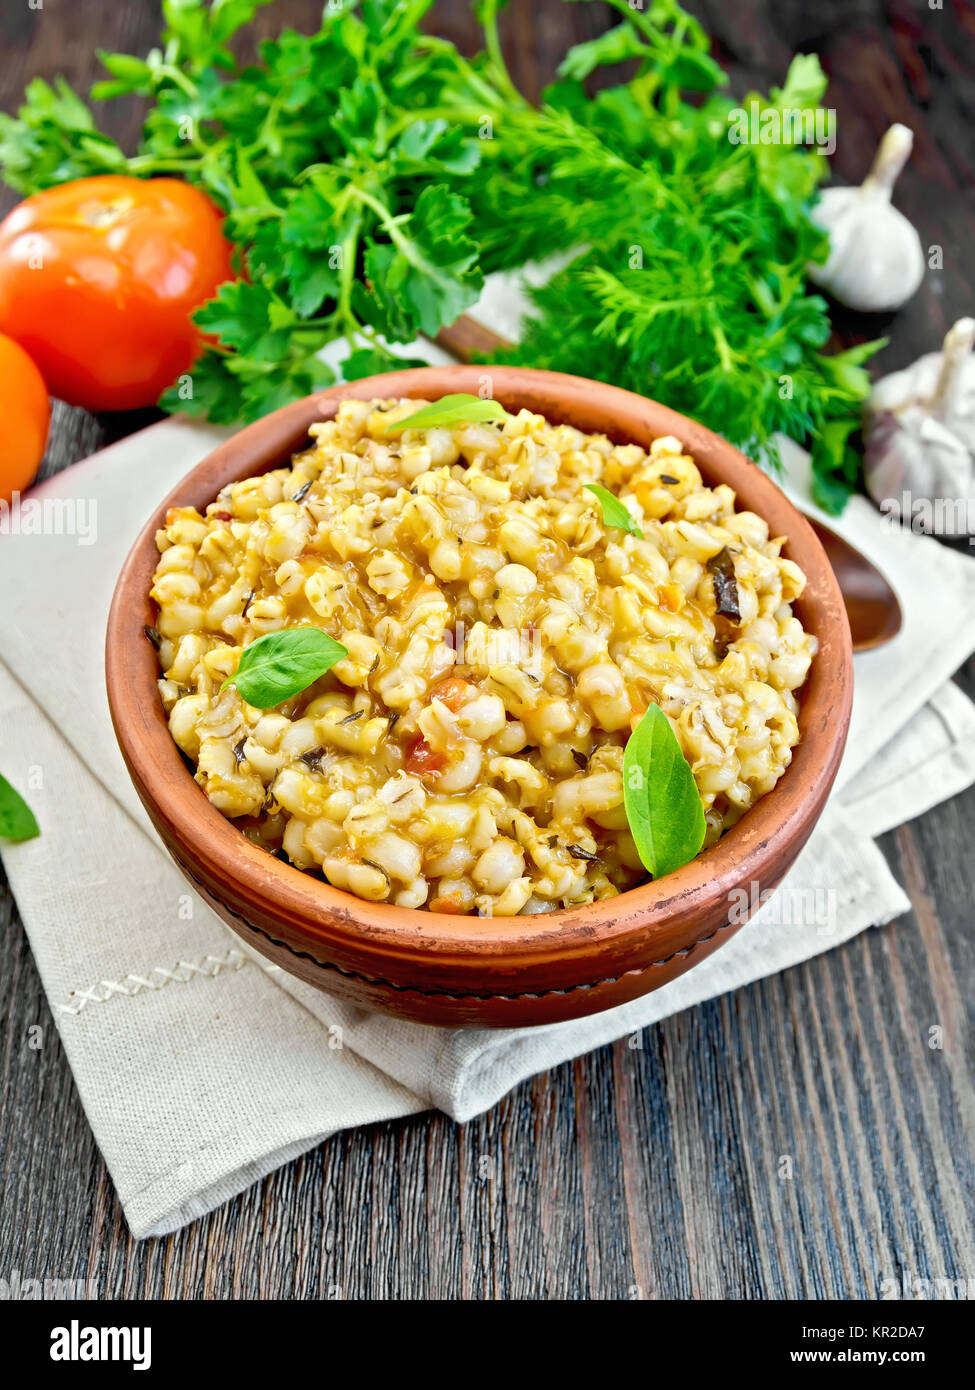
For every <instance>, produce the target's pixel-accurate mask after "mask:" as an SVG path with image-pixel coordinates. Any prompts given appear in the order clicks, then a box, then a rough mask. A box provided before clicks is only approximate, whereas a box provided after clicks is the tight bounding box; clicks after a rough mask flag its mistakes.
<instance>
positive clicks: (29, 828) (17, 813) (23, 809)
mask: <svg viewBox="0 0 975 1390" xmlns="http://www.w3.org/2000/svg"><path fill="white" fill-rule="evenodd" d="M40 833H41V831H40V827H39V826H38V824H37V821H36V820H35V818H34V812H33V811H32V810H31V809H30V807H29V806H28V805H27V802H26V801H25V800H24V798H23V797H22V796H21V795H20V793H19V792H17V791H14V789H13V787H12V786H11V785H10V783H9V782H8V781H7V779H6V777H0V838H2V839H4V840H33V839H35V838H36V836H38V835H39V834H40Z"/></svg>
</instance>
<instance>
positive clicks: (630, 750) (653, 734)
mask: <svg viewBox="0 0 975 1390" xmlns="http://www.w3.org/2000/svg"><path fill="white" fill-rule="evenodd" d="M623 805H624V807H625V809H626V819H627V821H628V822H629V826H630V834H631V835H632V836H633V843H634V844H635V845H636V849H637V853H638V854H639V856H640V862H641V863H642V864H643V867H644V868H645V869H646V870H647V873H649V874H651V875H652V876H653V877H654V878H663V876H664V874H669V873H672V872H673V870H674V869H679V868H680V867H681V865H682V864H686V863H688V862H689V860H691V859H693V858H694V856H695V855H696V854H698V853H699V851H700V849H701V846H702V845H703V844H704V833H705V830H706V828H707V827H706V823H705V819H704V806H703V804H702V802H701V796H700V793H699V792H698V789H697V784H696V783H695V781H694V774H693V773H692V772H691V769H690V765H689V763H688V762H687V759H686V758H685V757H684V754H683V753H682V752H681V746H680V744H679V743H678V741H677V735H676V734H675V733H674V731H673V729H672V728H671V724H670V720H669V719H668V718H667V716H666V715H665V714H664V712H663V710H662V709H660V708H659V706H657V705H651V706H650V707H649V709H648V710H647V712H646V714H645V715H644V716H643V718H642V719H641V720H640V722H639V724H637V726H636V728H635V729H634V730H633V732H632V734H630V737H629V738H628V739H627V742H626V747H625V748H624V750H623Z"/></svg>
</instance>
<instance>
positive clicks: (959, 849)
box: [0, 0, 975, 1299]
mask: <svg viewBox="0 0 975 1390" xmlns="http://www.w3.org/2000/svg"><path fill="white" fill-rule="evenodd" d="M691 8H693V9H694V10H695V12H697V13H698V14H700V15H701V16H702V18H703V19H704V21H705V23H706V25H707V26H708V28H709V30H710V32H711V33H712V34H714V35H715V39H716V51H717V52H718V54H719V56H720V57H721V59H722V61H724V62H725V63H726V65H727V66H728V67H729V69H730V71H731V73H732V76H733V81H734V84H735V90H736V91H742V92H744V91H745V90H747V88H748V87H749V85H754V84H758V85H762V86H767V85H768V84H769V83H772V82H775V81H778V80H780V79H781V76H782V74H783V72H784V70H785V66H786V64H787V62H788V58H789V56H790V54H791V52H792V51H794V49H795V48H796V47H802V48H804V49H806V50H816V51H819V52H820V53H821V55H822V57H823V61H824V64H825V65H826V67H827V68H828V69H829V71H830V73H831V75H832V77H833V83H832V86H831V97H830V99H831V101H832V102H833V104H834V105H835V106H836V107H837V110H838V113H839V119H840V122H841V126H840V128H841V131H843V132H844V134H843V137H842V138H841V140H840V143H839V147H838V150H837V156H836V160H837V168H838V171H839V173H840V174H841V175H842V176H843V177H847V178H850V179H853V178H857V177H859V176H860V175H861V174H862V172H863V170H864V169H865V167H866V164H867V163H868V161H869V158H870V154H871V150H872V146H873V144H874V143H875V141H876V139H877V138H878V137H879V135H880V134H881V133H882V130H883V128H884V126H885V125H886V124H887V123H888V122H889V121H890V120H894V119H900V120H905V121H906V123H907V124H909V125H911V126H912V127H913V129H914V130H915V132H916V133H917V145H916V150H917V153H916V157H915V160H914V161H913V162H912V164H911V166H910V167H909V169H908V170H907V171H906V173H905V175H904V178H903V180H902V184H901V185H900V189H899V196H898V201H899V204H900V206H901V207H902V208H903V209H904V210H905V211H907V212H908V213H909V215H910V216H911V217H912V218H913V219H914V220H915V221H916V222H917V223H918V224H919V226H920V227H921V230H922V237H923V238H925V240H926V244H930V243H933V242H937V243H938V244H941V245H943V246H944V248H945V269H944V271H943V273H942V275H941V276H940V278H938V277H929V280H928V284H927V285H926V287H925V289H924V290H923V291H922V292H921V294H919V295H918V296H917V297H916V298H915V299H914V300H913V301H912V302H911V303H910V304H909V305H908V306H907V307H906V308H905V309H904V310H903V311H902V313H901V314H899V315H898V316H897V319H896V336H895V340H894V342H893V343H892V345H891V346H890V347H889V348H887V349H886V352H885V354H884V358H883V359H882V360H883V362H884V363H885V364H886V365H888V366H890V367H893V366H899V365H902V364H903V363H905V362H907V361H909V360H911V359H912V358H913V357H914V356H915V355H916V354H917V353H918V352H919V351H921V350H927V349H929V348H930V347H931V346H932V345H933V344H934V342H935V341H936V340H937V338H938V337H939V336H940V334H941V333H942V332H943V331H944V328H945V327H946V325H947V322H948V321H949V320H950V318H951V317H952V316H954V315H955V314H956V313H960V312H962V311H963V310H964V309H966V308H970V307H971V304H972V302H973V300H975V296H973V292H972V291H973V280H975V271H973V266H975V262H973V258H972V253H971V246H972V242H973V240H975V206H973V195H972V170H973V168H975V140H973V130H975V122H973V120H972V114H973V108H975V81H973V74H972V64H971V62H970V61H966V54H967V55H968V59H969V60H970V57H971V54H972V51H973V42H975V11H973V10H972V7H971V6H970V5H969V4H966V3H964V0H945V6H944V9H943V10H940V11H933V10H930V9H929V7H928V6H927V5H926V4H923V3H920V0H830V3H826V0H822V3H820V4H817V5H809V4H806V3H803V0H737V3H729V2H728V0H699V3H695V4H692V6H691ZM319 9H320V0H278V3H277V4H276V5H274V6H272V7H269V8H268V9H266V10H264V11H262V12H261V16H260V28H261V30H262V32H271V31H272V30H273V29H274V28H275V27H276V26H278V25H280V24H281V23H282V22H283V21H287V22H289V23H292V24H294V25H295V26H296V27H303V26H307V25H309V24H311V23H313V22H314V21H315V17H316V15H317V13H318V11H319ZM607 22H608V19H607V11H606V10H605V8H604V7H603V6H599V5H564V4H562V3H560V0H515V3H514V4H513V5H512V8H511V11H510V13H509V14H508V15H506V17H505V32H506V38H507V46H508V50H509V56H510V58H511V63H512V69H513V71H514V73H515V76H516V79H517V80H518V81H519V83H520V84H521V85H522V86H523V88H524V89H525V90H526V91H529V92H531V93H532V94H537V92H538V91H539V90H540V89H541V87H542V86H543V85H544V83H545V82H546V81H548V80H549V79H550V77H551V75H552V72H553V71H554V67H555V65H556V62H557V60H558V57H559V56H560V55H561V52H562V51H563V50H564V48H565V47H566V45H567V44H568V43H570V42H572V41H575V40H577V39H580V38H587V37H592V36H593V34H594V33H597V32H599V30H600V28H602V27H604V26H605V25H606V23H607ZM157 26H158V6H157V5H156V4H154V3H148V0H128V2H127V3H126V4H125V5H117V4H115V3H114V2H113V0H87V3H86V4H85V5H84V6H83V7H82V6H79V5H77V4H73V3H71V0H45V4H44V9H43V10H42V11H32V10H29V9H28V8H27V6H26V5H25V4H23V5H6V6H4V7H3V8H2V10H0V44H2V46H3V52H4V55H5V59H6V61H5V62H4V64H3V65H2V67H0V106H2V107H3V109H7V110H9V109H12V107H13V106H14V105H15V103H16V100H17V98H18V97H19V94H20V91H21V89H22V86H23V81H24V79H25V77H27V76H32V75H34V74H40V75H42V76H46V77H50V76H52V75H53V74H54V73H55V72H58V71H64V72H66V73H67V75H68V76H69V78H70V79H71V80H72V81H74V82H75V83H76V84H77V85H78V86H79V87H84V86H85V85H86V84H87V83H88V82H89V81H90V80H91V77H92V75H93V73H94V69H95V63H94V57H93V50H94V49H95V48H98V47H102V48H107V49H115V48H127V49H131V50H132V51H142V50H144V49H147V48H148V47H149V46H150V44H151V43H152V42H153V41H154V40H155V37H156V33H157ZM432 27H435V28H436V29H437V30H438V31H439V32H442V33H445V34H448V35H449V36H450V37H451V38H453V39H455V40H456V41H458V42H460V43H461V44H462V45H463V46H465V47H468V48H469V47H470V46H471V43H472V35H473V28H472V26H471V23H470V20H469V17H468V15H467V12H466V7H465V6H462V5H460V4H458V3H451V4H446V3H444V4H440V5H438V6H437V7H436V10H435V13H434V17H433V21H432ZM136 119H137V112H136V111H135V110H134V109H128V110H121V109H119V110H118V111H116V112H114V113H113V114H112V116H111V119H110V121H109V122H108V124H109V125H110V128H111V129H112V132H113V134H115V135H117V136H118V137H120V138H122V139H123V140H128V139H130V138H131V135H132V132H133V122H134V121H135V120H136ZM11 202H12V199H11V198H10V196H9V194H7V193H2V194H0V207H2V208H3V209H4V210H5V209H6V208H7V207H8V206H10V205H11ZM837 326H838V330H839V333H838V336H839V337H840V339H841V340H842V341H854V340H857V339H859V338H864V337H866V336H873V335H874V334H875V333H876V332H878V331H885V325H884V323H883V321H881V322H880V323H879V324H878V322H877V320H874V319H871V320H869V321H862V320H858V319H857V318H856V317H855V316H843V318H842V319H841V320H839V321H838V325H837ZM144 422H145V421H144V420H131V419H121V420H120V419H115V420H103V421H94V420H92V419H91V417H87V416H84V415H83V414H82V413H81V412H69V411H67V410H63V409H61V408H58V411H57V413H56V417H55V425H54V429H53V430H52V439H51V447H50V449H49V454H48V464H47V467H48V469H49V471H54V470H56V469H57V468H59V467H63V466H65V465H66V464H67V463H68V462H70V461H72V460H73V459H76V458H80V457H83V456H84V455H85V454H87V453H89V452H91V450H92V449H93V448H95V447H96V446H97V445H98V444H99V443H101V442H104V441H105V440H107V439H110V438H113V437H118V436H119V435H120V434H122V433H126V432H128V431H129V430H131V429H132V428H135V427H137V426H138V424H139V423H144ZM960 680H961V683H962V684H963V686H964V687H965V689H966V690H967V691H968V693H969V694H975V663H973V662H969V663H968V666H967V667H966V670H965V671H964V672H963V673H962V674H961V675H960ZM2 737H3V735H2V730H0V755H2ZM973 824H975V790H972V791H969V792H967V793H965V794H964V795H962V796H959V797H956V798H955V799H954V800H952V801H950V802H948V803H946V804H944V805H942V806H939V807H937V808H936V809H935V810H934V811H931V812H929V813H928V814H926V815H925V816H923V817H922V818H920V819H919V820H917V821H914V822H912V823H911V824H910V825H907V826H903V827H901V828H900V829H899V830H897V831H896V832H894V833H892V834H891V835H887V836H885V837H884V839H883V840H882V841H881V845H882V848H883V850H884V853H885V854H886V856H887V858H888V860H889V862H890V863H891V865H892V867H893V869H894V872H895V873H896V875H897V877H898V878H899V880H900V881H901V882H902V883H903V884H904V887H905V889H906V891H907V893H908V895H909V896H910V898H911V901H912V904H913V909H914V910H913V912H912V913H911V914H910V915H909V916H906V917H904V918H902V919H901V920H900V921H899V922H898V923H896V924H895V925H893V926H891V927H888V928H884V929H883V930H880V931H868V932H866V933H864V934H863V935H862V936H860V937H858V938H857V939H856V940H854V941H851V942H850V943H848V944H847V945H845V946H843V947H841V948H839V949H838V950H836V951H832V952H830V953H829V954H828V955H824V956H820V957H818V958H817V959H816V960H813V961H811V962H809V963H808V964H807V965H804V966H800V967H797V968H795V969H793V970H789V971H786V972H784V973H782V974H779V975H776V976H774V977H772V978H771V979H768V980H763V981H760V982H758V983H756V984H753V985H751V986H749V987H748V988H746V989H742V990H739V991H737V992H736V993H734V994H731V995H728V996H726V997H724V998H722V999H719V1000H715V1001H712V1002H711V1003H708V1004H705V1005H703V1006H701V1007H699V1008H697V1009H695V1010H693V1011H691V1012H690V1013H686V1014H682V1015H680V1016H678V1017H677V1018H672V1019H668V1020H666V1021H665V1022H664V1023H662V1024H660V1025H658V1026H657V1027H655V1028H652V1029H648V1030H646V1031H645V1032H644V1033H643V1034H641V1035H640V1036H639V1037H638V1038H633V1039H623V1040H621V1041H620V1042H619V1043H617V1044H615V1045H614V1046H612V1047H607V1048H603V1049H601V1050H600V1051H598V1052H595V1053H593V1054H591V1055H590V1056H588V1057H584V1058H581V1059H579V1060H577V1061H575V1062H572V1063H568V1064H566V1065H565V1066H562V1067H559V1068H557V1069H556V1070H555V1071H552V1072H550V1073H547V1074H545V1075H543V1076H539V1077H536V1078H534V1079H533V1080H531V1081H529V1082H526V1083H525V1084H524V1085H522V1086H520V1087H518V1088H517V1089H516V1090H515V1091H513V1092H512V1093H511V1094H510V1095H509V1096H508V1097H506V1099H505V1100H504V1101H503V1102H502V1103H501V1104H500V1105H498V1106H496V1107H495V1108H494V1109H493V1110H492V1111H490V1112H489V1113H488V1114H486V1115H484V1116H481V1117H479V1118H478V1119H476V1120H473V1121H471V1122H470V1123H469V1124H467V1125H463V1126H458V1125H455V1124H454V1123H453V1122H452V1121H450V1120H447V1119H445V1118H444V1117H443V1116H441V1115H425V1116H418V1117H415V1118H412V1119H408V1120H404V1121H400V1122H397V1123H394V1124H388V1125H377V1126H373V1127H371V1128H368V1129H362V1130H357V1131H355V1132H353V1133H348V1134H342V1135H338V1136H336V1137H335V1138H334V1139H332V1140H330V1141H329V1142H328V1143H326V1144H323V1145H322V1146H321V1147H320V1148H319V1149H317V1150H316V1151H314V1152H313V1153H310V1154H308V1155H306V1156H305V1157H304V1158H302V1159H300V1160H298V1161H296V1162H294V1163H292V1164H290V1165H288V1166H287V1167H286V1168H283V1169H281V1170H280V1171H279V1172H277V1173H275V1174H273V1175H272V1176H271V1177H269V1178H268V1179H266V1180H265V1181H264V1182H263V1183H261V1184H259V1185H258V1186H256V1187H254V1188H252V1189H251V1190H250V1191H249V1192H247V1193H245V1194H244V1195H243V1196H241V1197H240V1198H238V1199H237V1200H236V1201H234V1202H231V1203H229V1204H228V1205H227V1206H225V1207H223V1208H221V1210H220V1211H218V1212H215V1213H213V1214H212V1215H211V1216H210V1217H208V1218H206V1219H204V1220H202V1221H199V1222H196V1223H195V1224H194V1225H193V1226H191V1227H189V1228H188V1229H186V1230H184V1231H182V1232H179V1233H177V1234H176V1235H174V1236H172V1237H169V1238H167V1239H164V1240H150V1241H144V1242H142V1243H140V1244H138V1245H136V1244H134V1243H133V1242H132V1241H131V1240H130V1239H129V1237H128V1235H127V1232H126V1230H125V1225H124V1222H123V1220H122V1216H121V1212H120V1209H119V1206H118V1203H117V1201H116V1199H115V1196H114V1192H113V1190H112V1186H111V1182H110V1179H109V1178H108V1175H107V1173H106V1171H105V1168H104V1165H103V1163H102V1161H101V1159H100V1156H99V1154H98V1152H97V1149H96V1148H95V1145H94V1142H93V1140H92V1137H91V1133H90V1131H89V1129H88V1126H87V1124H86V1122H85V1118H84V1112H83V1110H82V1108H81V1105H80V1102H79V1100H78V1096H77V1093H76V1091H75V1088H74V1084H73V1082H72V1079H71V1074H70V1071H69V1069H68V1066H67V1062H66V1060H65V1058H64V1054H63V1051H62V1049H61V1046H60V1042H59V1040H58V1037H57V1032H56V1029H55V1027H54V1024H53V1021H52V1018H51V1014H50V1011H49V1010H48V1007H47V1004H46V1001H45V999H44V996H43V991H42V990H41V987H40V982H39V980H38V977H37V973H36V970H35V968H34V965H33V962H32V960H31V957H30V952H29V948H28V946H27V943H26V938H25V936H24V933H23V929H22V927H21V925H20V922H19V919H18V918H17V915H16V909H15V907H14V905H13V903H12V901H11V898H10V895H9V893H6V892H5V891H3V890H2V889H0V995H2V1009H3V1018H4V1028H3V1033H2V1037H0V1116H2V1118H0V1183H2V1187H3V1191H4V1201H3V1203H2V1206H0V1274H4V1275H6V1274H7V1273H8V1272H10V1271H12V1270H14V1269H16V1270H19V1271H20V1273H21V1275H22V1276H23V1277H51V1278H76V1279H85V1280H90V1281H91V1283H90V1287H91V1290H92V1293H93V1294H94V1295H96V1296H98V1297H101V1298H118V1297H139V1296H149V1297H167V1298H239V1297H275V1296H276V1297H289V1298H336V1297H342V1298H353V1297H357V1296H370V1297H383V1298H420V1297H439V1298H472V1299H490V1298H505V1299H507V1298H559V1297H563V1298H595V1299H614V1298H632V1297H644V1298H653V1297H657V1298H662V1297H679V1298H689V1297H719V1298H725V1297H727V1298H796V1297H798V1298H807V1297H828V1298H841V1299H845V1298H863V1297H866V1298H875V1297H877V1296H878V1295H879V1294H880V1293H881V1292H882V1291H883V1290H882V1284H881V1281H882V1280H884V1279H894V1280H897V1281H898V1282H900V1281H902V1280H903V1279H908V1280H912V1279H919V1278H920V1279H946V1280H952V1281H954V1280H960V1279H966V1280H969V1281H973V1282H972V1283H970V1284H969V1289H970V1290H972V1289H975V1249H973V1243H972V1224H973V1216H972V1203H971V1198H972V1191H971V1187H972V1184H971V1173H972V1167H971V1153H972V1141H973V1134H975V1099H973V1094H972V1083H971V1078H972V1074H973V1073H972V1062H973V1046H972V1033H971V1027H970V1022H971V1019H970V1011H971V1001H972V999H973V998H975V958H973V953H972V949H971V944H970V935H971V914H972V907H971V904H972V902H973V901H975V866H973V861H972V852H971V851H972V838H973V837H972V829H971V827H972V825H973ZM37 1025H39V1026H40V1028H41V1030H42V1045H41V1046H40V1047H39V1048H36V1049H35V1048H33V1047H32V1046H31V1043H32V1041H34V1042H36V1041H37V1035H36V1034H35V1033H32V1031H31V1030H32V1029H34V1028H35V1027H36V1026H37ZM935 1027H937V1028H941V1029H942V1030H943V1046H942V1047H941V1048H940V1049H938V1048H932V1047H930V1046H929V1045H928V1043H929V1030H930V1029H931V1028H935ZM785 1158H788V1159H791V1161H792V1173H793V1175H792V1177H791V1178H789V1177H782V1176H780V1174H781V1173H782V1172H783V1171H786V1170H787V1168H788V1165H785V1164H783V1162H782V1160H783V1159H785Z"/></svg>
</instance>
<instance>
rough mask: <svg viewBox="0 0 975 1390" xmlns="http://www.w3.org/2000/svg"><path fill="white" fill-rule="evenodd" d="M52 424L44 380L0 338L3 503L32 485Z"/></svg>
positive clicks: (17, 350)
mask: <svg viewBox="0 0 975 1390" xmlns="http://www.w3.org/2000/svg"><path fill="white" fill-rule="evenodd" d="M50 420H51V403H50V401H49V400H48V398H47V390H46V389H45V386H44V378H43V377H42V376H41V374H40V372H39V371H38V370H37V368H36V367H35V366H34V363H33V362H32V361H31V360H30V358H29V357H28V356H27V354H26V352H25V351H24V350H23V348H21V347H18V346H17V344H16V343H15V342H12V341H11V339H10V338H5V337H4V336H3V335H2V334H0V501H3V502H9V501H10V499H11V497H12V496H13V494H14V493H15V492H23V490H24V488H26V487H27V486H28V485H29V483H30V482H31V481H32V479H33V477H34V474H35V473H36V472H37V470H38V468H39V466H40V462H41V459H42V458H43V457H44V448H45V445H46V444H47V427H48V425H49V424H50Z"/></svg>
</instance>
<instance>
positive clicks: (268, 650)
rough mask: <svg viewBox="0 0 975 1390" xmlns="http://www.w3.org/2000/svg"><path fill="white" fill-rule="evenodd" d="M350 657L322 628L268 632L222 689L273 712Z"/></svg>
mask: <svg viewBox="0 0 975 1390" xmlns="http://www.w3.org/2000/svg"><path fill="white" fill-rule="evenodd" d="M348 654H349V653H348V649H347V648H346V647H343V646H342V643H341V642H336V640H335V638H334V637H329V635H328V633H327V632H322V630H321V628H319V627H308V626H303V627H286V628H284V629H283V631H281V632H266V633H265V634H264V636H263V637H258V638H257V640H256V641H255V642H251V643H250V644H249V645H248V646H246V647H245V648H244V650H243V652H242V653H241V657H240V661H239V663H238V666H237V670H236V672H235V674H234V675H232V676H229V677H228V678H227V679H226V680H225V681H224V683H223V685H222V686H221V687H220V689H221V690H225V689H226V687H227V686H228V685H235V686H236V687H237V690H238V693H239V694H240V696H241V698H242V699H244V700H246V701H247V703H248V704H249V705H253V706H254V708H255V709H271V708H272V707H273V706H274V705H280V703H281V701H282V700H290V699H291V696H292V695H297V694H298V693H299V692H300V691H302V690H307V688H308V686H310V685H311V684H312V682H313V681H317V680H318V677H319V676H323V675H324V674H325V672H326V671H328V670H330V669H331V668H332V667H333V666H334V665H335V663H336V662H337V661H342V660H344V658H345V657H347V656H348Z"/></svg>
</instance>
